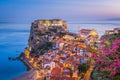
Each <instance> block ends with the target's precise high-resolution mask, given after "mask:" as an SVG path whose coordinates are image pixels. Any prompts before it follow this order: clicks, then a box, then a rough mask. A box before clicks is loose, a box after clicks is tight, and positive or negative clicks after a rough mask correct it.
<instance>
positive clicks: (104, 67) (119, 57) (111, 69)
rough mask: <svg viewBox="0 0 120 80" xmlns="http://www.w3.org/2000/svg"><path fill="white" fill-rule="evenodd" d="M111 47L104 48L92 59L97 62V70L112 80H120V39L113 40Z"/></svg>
mask: <svg viewBox="0 0 120 80" xmlns="http://www.w3.org/2000/svg"><path fill="white" fill-rule="evenodd" d="M110 40H111V42H110V41H109V42H110V43H111V45H109V46H108V45H107V44H105V45H107V47H106V46H102V49H101V51H99V53H97V54H94V55H93V56H92V57H93V58H94V59H95V61H96V65H97V68H98V69H97V70H98V71H100V73H102V74H103V75H104V76H108V77H109V78H110V79H114V80H118V79H120V75H118V74H120V38H119V37H115V38H111V39H110Z"/></svg>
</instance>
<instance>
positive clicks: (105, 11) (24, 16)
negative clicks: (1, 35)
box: [0, 0, 120, 21]
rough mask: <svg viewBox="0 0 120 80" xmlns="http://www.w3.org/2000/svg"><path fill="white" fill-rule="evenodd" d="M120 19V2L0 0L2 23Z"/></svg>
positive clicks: (112, 0) (106, 0)
mask: <svg viewBox="0 0 120 80" xmlns="http://www.w3.org/2000/svg"><path fill="white" fill-rule="evenodd" d="M53 18H60V19H64V20H106V19H111V18H120V0H0V21H2V20H6V21H32V20H35V19H53Z"/></svg>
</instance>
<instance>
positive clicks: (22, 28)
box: [0, 21, 120, 80]
mask: <svg viewBox="0 0 120 80" xmlns="http://www.w3.org/2000/svg"><path fill="white" fill-rule="evenodd" d="M30 26H31V23H29V24H18V23H0V80H10V79H11V78H14V77H16V76H19V75H21V74H23V73H24V72H26V67H25V65H24V64H23V63H22V62H21V61H19V60H15V61H11V60H9V59H8V57H18V56H19V55H20V53H21V52H22V51H23V50H24V49H25V47H26V46H27V42H28V38H29V31H30ZM116 27H120V22H119V21H114V22H111V21H110V22H68V29H69V31H71V32H75V33H77V32H78V28H80V29H95V30H97V31H98V33H99V35H100V36H101V35H103V34H104V32H105V30H110V29H113V28H116Z"/></svg>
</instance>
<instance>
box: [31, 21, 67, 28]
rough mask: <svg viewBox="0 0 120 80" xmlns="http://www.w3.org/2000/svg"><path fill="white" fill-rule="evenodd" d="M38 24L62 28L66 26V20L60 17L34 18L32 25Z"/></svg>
mask: <svg viewBox="0 0 120 80" xmlns="http://www.w3.org/2000/svg"><path fill="white" fill-rule="evenodd" d="M36 24H38V26H41V25H43V26H45V27H49V26H62V27H64V28H67V23H66V21H63V20H61V19H46V20H44V19H40V20H35V21H34V22H33V23H32V25H36Z"/></svg>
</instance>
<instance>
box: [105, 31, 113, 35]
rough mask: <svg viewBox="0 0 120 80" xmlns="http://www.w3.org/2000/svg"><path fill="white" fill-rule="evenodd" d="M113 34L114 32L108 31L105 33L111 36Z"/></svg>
mask: <svg viewBox="0 0 120 80" xmlns="http://www.w3.org/2000/svg"><path fill="white" fill-rule="evenodd" d="M111 34H114V31H113V30H106V31H105V35H111Z"/></svg>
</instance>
